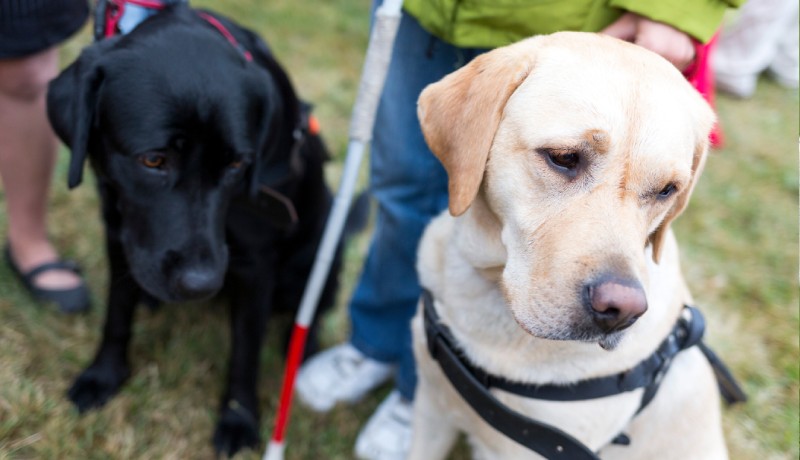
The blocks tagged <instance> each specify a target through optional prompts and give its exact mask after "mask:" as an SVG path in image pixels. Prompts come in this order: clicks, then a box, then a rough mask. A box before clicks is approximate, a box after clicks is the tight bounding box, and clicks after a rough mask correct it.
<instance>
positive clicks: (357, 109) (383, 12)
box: [263, 0, 403, 460]
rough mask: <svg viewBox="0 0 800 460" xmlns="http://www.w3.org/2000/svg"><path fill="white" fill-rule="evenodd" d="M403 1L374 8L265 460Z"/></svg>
mask: <svg viewBox="0 0 800 460" xmlns="http://www.w3.org/2000/svg"><path fill="white" fill-rule="evenodd" d="M402 5H403V1H402V0H384V1H383V3H382V4H381V6H380V7H379V8H378V9H377V10H376V12H375V22H374V23H373V25H372V33H371V34H370V39H369V45H368V46H367V55H366V57H365V58H364V68H363V70H362V73H361V83H360V84H359V88H358V95H357V96H356V102H355V105H354V106H353V114H352V116H351V119H350V133H349V134H350V139H349V142H348V145H347V156H346V158H345V162H344V171H343V173H342V178H341V181H340V183H339V191H338V192H337V194H336V198H335V199H334V202H333V208H332V209H331V213H330V215H329V216H328V221H327V223H326V224H325V232H324V234H323V235H322V241H321V242H320V246H319V249H318V250H317V256H316V259H315V260H314V266H313V268H312V269H311V275H310V276H309V279H308V282H307V283H306V288H305V291H304V292H303V298H302V300H301V301H300V309H299V310H298V312H297V316H296V317H295V323H294V328H293V330H292V339H291V341H290V343H289V355H288V356H287V357H286V368H285V370H284V375H283V387H282V389H281V397H280V401H279V403H278V404H279V405H278V414H277V417H276V421H275V430H274V431H273V433H272V439H270V441H269V444H268V445H267V449H266V451H265V452H264V458H263V460H282V459H283V451H284V449H285V447H286V445H285V437H284V436H285V434H286V427H287V425H288V420H289V412H290V409H291V405H292V394H293V391H294V381H295V377H296V376H297V369H298V367H299V366H300V362H301V360H302V357H303V350H304V349H305V343H306V336H307V334H308V327H309V325H310V324H311V320H312V319H313V318H314V313H315V311H316V309H317V303H318V302H319V297H320V295H321V292H322V288H323V286H324V283H325V280H326V279H327V277H328V272H329V271H330V266H331V262H332V261H333V257H334V254H335V251H336V247H337V246H338V244H339V239H340V238H341V235H342V229H343V227H344V223H345V220H346V218H347V214H348V211H349V209H350V203H351V201H352V199H353V194H354V190H355V185H356V179H357V178H358V170H359V167H360V166H361V160H362V159H363V157H364V149H365V148H366V146H367V144H369V142H370V140H371V139H372V128H373V126H374V124H375V112H376V111H377V109H378V101H379V99H380V95H381V92H382V91H383V83H384V81H385V80H386V72H387V71H388V70H389V62H390V61H391V55H392V45H393V44H394V39H395V35H397V26H398V25H399V23H400V9H401V7H402Z"/></svg>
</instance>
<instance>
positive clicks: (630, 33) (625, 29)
mask: <svg viewBox="0 0 800 460" xmlns="http://www.w3.org/2000/svg"><path fill="white" fill-rule="evenodd" d="M637 18H638V16H637V15H635V14H633V13H625V14H623V15H622V16H620V17H619V19H617V20H616V21H614V22H612V23H611V24H610V25H609V26H608V27H606V28H605V29H603V30H601V31H600V33H602V34H606V35H611V36H612V37H616V38H619V39H621V40H625V41H632V40H633V39H634V38H636V21H637Z"/></svg>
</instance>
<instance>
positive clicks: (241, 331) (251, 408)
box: [214, 267, 274, 456]
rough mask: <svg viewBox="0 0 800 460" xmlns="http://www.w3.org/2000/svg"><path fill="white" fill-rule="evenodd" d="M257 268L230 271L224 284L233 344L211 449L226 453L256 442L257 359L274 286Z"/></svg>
mask: <svg viewBox="0 0 800 460" xmlns="http://www.w3.org/2000/svg"><path fill="white" fill-rule="evenodd" d="M260 268H261V267H257V268H256V267H254V268H253V269H251V270H248V271H247V272H246V273H243V272H239V273H229V277H228V283H227V284H228V287H230V292H231V337H232V341H233V344H232V349H231V357H230V369H229V371H228V388H227V390H226V391H225V393H224V394H223V397H222V401H221V407H220V417H219V422H218V423H217V428H216V430H215V431H214V448H215V450H216V451H217V452H218V453H224V454H227V455H229V456H233V455H234V454H235V453H236V452H238V451H239V450H240V449H242V448H245V447H257V446H258V443H259V410H258V397H257V394H256V386H257V383H258V382H257V381H258V362H259V355H260V351H261V343H262V339H263V337H264V331H265V328H266V323H267V318H268V315H269V309H270V298H271V296H272V292H273V288H274V283H273V281H272V276H270V274H269V273H268V272H267V270H262V269H260Z"/></svg>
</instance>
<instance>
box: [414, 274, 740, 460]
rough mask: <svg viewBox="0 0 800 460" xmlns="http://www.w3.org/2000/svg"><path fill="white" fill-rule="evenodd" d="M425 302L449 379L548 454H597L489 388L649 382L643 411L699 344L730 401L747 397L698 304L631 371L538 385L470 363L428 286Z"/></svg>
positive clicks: (539, 395) (565, 393) (532, 393)
mask: <svg viewBox="0 0 800 460" xmlns="http://www.w3.org/2000/svg"><path fill="white" fill-rule="evenodd" d="M422 303H423V312H424V316H423V318H424V323H425V334H426V338H427V341H428V351H429V352H430V354H431V356H432V357H433V358H434V359H435V360H436V361H438V362H439V365H440V366H441V368H442V370H443V371H444V373H445V375H447V378H448V380H450V383H451V384H452V385H453V386H454V387H455V388H456V390H457V391H458V392H459V394H461V396H462V397H463V398H464V400H465V401H467V403H469V405H470V406H471V407H472V408H473V409H474V410H475V411H476V412H477V413H478V415H480V416H481V418H483V419H484V420H485V421H486V422H487V423H489V424H490V425H491V426H493V427H494V428H495V429H497V430H499V431H500V432H502V433H503V434H505V435H506V436H508V437H509V438H511V439H513V440H515V441H517V442H519V443H520V444H522V445H523V446H525V447H528V448H529V449H531V450H533V451H535V452H537V453H539V454H540V455H543V456H545V457H546V458H569V459H573V458H574V459H584V458H588V459H592V458H597V456H596V455H595V454H594V453H592V452H590V451H589V450H588V448H587V447H586V446H584V445H583V444H582V443H581V442H580V441H578V440H576V439H575V438H573V437H571V436H570V435H569V434H567V433H564V432H563V431H561V430H559V429H558V428H555V427H553V426H550V425H547V424H544V423H542V422H539V421H536V420H533V419H530V418H528V417H525V416H523V415H521V414H519V413H516V412H514V411H512V410H510V409H508V408H507V407H506V406H505V405H504V404H503V403H501V402H500V401H498V400H497V399H496V398H495V397H494V396H493V395H492V394H491V393H490V392H489V389H490V388H498V389H501V390H504V391H508V392H510V393H514V394H517V395H520V396H524V397H528V398H535V399H543V400H549V401H580V400H586V399H596V398H602V397H606V396H612V395H616V394H620V393H624V392H627V391H631V390H634V389H637V388H644V389H645V391H644V393H643V395H642V401H641V403H640V405H639V409H638V410H637V414H638V413H639V412H641V411H642V410H643V409H644V408H645V407H646V406H647V405H648V404H649V403H650V401H652V400H653V398H654V397H655V395H656V393H657V392H658V389H659V387H660V385H661V382H662V381H663V378H664V376H665V375H666V373H667V371H668V370H669V367H670V365H671V364H672V360H673V359H674V357H675V356H676V355H677V354H678V353H680V352H681V351H683V350H685V349H687V348H690V347H692V346H695V345H698V346H699V347H700V349H701V350H702V351H703V353H704V354H705V356H706V358H707V359H708V361H709V363H710V364H711V366H712V368H713V369H714V373H715V374H716V376H717V382H718V384H719V387H720V392H721V394H722V396H723V397H724V398H725V400H726V401H727V402H728V404H732V403H735V402H741V401H745V400H746V396H745V394H744V392H743V391H742V389H741V388H740V387H739V385H738V384H737V382H736V380H735V379H734V378H733V376H732V375H731V373H730V371H729V370H728V369H727V368H726V367H725V365H724V364H723V363H722V361H721V360H720V359H719V358H718V357H717V356H716V355H715V354H714V353H713V352H712V351H711V350H710V349H709V348H708V347H707V346H706V345H705V344H703V343H702V337H703V332H704V331H705V320H704V319H703V316H702V314H701V313H700V311H699V310H698V309H696V308H694V307H690V306H685V307H684V309H683V311H682V312H681V316H680V318H679V319H678V321H677V323H676V324H675V327H674V328H673V329H672V332H671V333H670V334H669V335H668V336H667V338H666V339H665V340H664V341H663V342H662V343H661V345H659V347H658V349H656V351H655V352H654V353H653V354H652V355H650V357H648V358H647V359H645V360H644V361H642V362H641V363H639V364H638V365H637V366H636V367H633V368H632V369H629V370H628V371H625V372H622V373H620V374H616V375H612V376H609V377H600V378H596V379H587V380H582V381H580V382H577V383H574V384H570V385H553V384H545V385H533V384H525V383H519V382H511V381H508V380H506V379H504V378H502V377H497V376H494V375H492V374H489V373H488V372H486V371H484V370H483V369H481V368H479V367H476V366H474V365H472V364H471V363H469V362H468V361H467V359H466V357H464V356H463V354H462V353H459V352H458V351H457V347H456V346H455V344H456V343H457V341H456V340H455V337H453V335H452V333H451V332H450V330H449V329H448V328H447V326H445V325H444V324H442V322H441V319H440V318H439V316H438V314H437V313H436V309H435V308H434V305H433V295H432V294H431V293H430V291H428V290H426V289H423V291H422ZM621 436H622V438H621V437H620V436H618V437H617V438H615V439H614V441H612V442H613V443H617V444H628V443H629V442H630V440H629V439H627V436H624V434H623V435H621ZM623 438H624V439H623ZM567 452H569V453H568V454H567Z"/></svg>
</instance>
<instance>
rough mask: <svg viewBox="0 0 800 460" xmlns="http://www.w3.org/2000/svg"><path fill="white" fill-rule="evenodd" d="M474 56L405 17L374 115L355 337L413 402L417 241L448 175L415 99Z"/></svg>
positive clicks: (443, 198)
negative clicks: (368, 234)
mask: <svg viewBox="0 0 800 460" xmlns="http://www.w3.org/2000/svg"><path fill="white" fill-rule="evenodd" d="M467 54H469V56H467ZM474 54H475V53H472V52H469V51H465V50H460V49H458V48H455V47H453V46H451V45H448V44H446V43H444V42H442V41H440V40H438V39H435V38H433V37H432V36H431V35H430V34H429V33H428V32H426V31H425V30H424V29H422V28H421V27H420V26H419V24H418V23H417V22H416V20H415V19H413V18H411V17H410V16H408V15H405V14H404V15H403V17H402V20H401V22H400V27H399V30H398V34H397V39H396V40H395V44H394V50H393V54H392V61H391V64H390V66H389V72H388V75H387V79H386V84H385V87H384V91H383V94H382V96H381V101H380V104H379V107H378V113H377V115H376V122H375V129H374V133H373V142H372V148H371V153H370V154H371V161H370V167H371V169H370V189H371V193H372V194H373V196H374V198H375V199H376V201H377V203H378V211H377V220H376V225H375V232H374V234H373V238H372V243H371V246H370V248H369V252H368V254H367V259H366V262H365V265H364V268H363V272H362V274H361V278H360V280H359V283H358V285H357V287H356V290H355V292H354V294H353V298H352V299H351V303H350V319H351V321H352V336H351V339H350V340H351V343H352V344H353V345H354V346H355V347H356V348H358V349H359V350H360V351H361V352H362V353H364V354H366V355H367V356H369V357H371V358H373V359H377V360H380V361H385V362H393V363H396V364H398V375H397V386H398V389H399V390H400V393H401V394H402V395H403V396H404V397H406V398H408V399H411V398H412V397H413V394H414V387H415V386H416V371H415V366H414V358H413V354H412V351H411V331H410V324H409V323H410V320H411V317H412V316H413V315H414V313H415V311H416V305H417V300H418V298H419V294H420V286H419V281H418V279H417V274H416V268H415V267H416V250H417V244H418V243H419V239H420V237H421V235H422V231H423V229H424V228H425V226H426V225H427V224H428V222H429V221H430V220H431V218H432V217H434V216H436V215H437V214H439V213H440V212H441V211H442V210H443V209H445V208H446V207H447V174H446V173H445V171H444V168H443V167H442V166H441V164H440V163H439V161H438V160H437V159H436V157H435V156H434V155H433V154H432V153H431V152H430V150H429V149H428V147H427V145H426V144H425V140H424V138H423V136H422V132H421V130H420V127H419V122H418V120H417V112H416V109H417V98H418V96H419V94H420V92H421V91H422V89H423V88H424V87H425V86H426V85H428V84H429V83H432V82H435V81H438V80H439V79H441V78H442V77H444V76H445V75H446V74H448V73H450V72H452V71H453V70H455V69H457V68H458V67H460V66H461V65H463V64H464V63H465V62H466V58H467V57H469V58H471V57H472V56H474ZM465 56H466V57H465Z"/></svg>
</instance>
